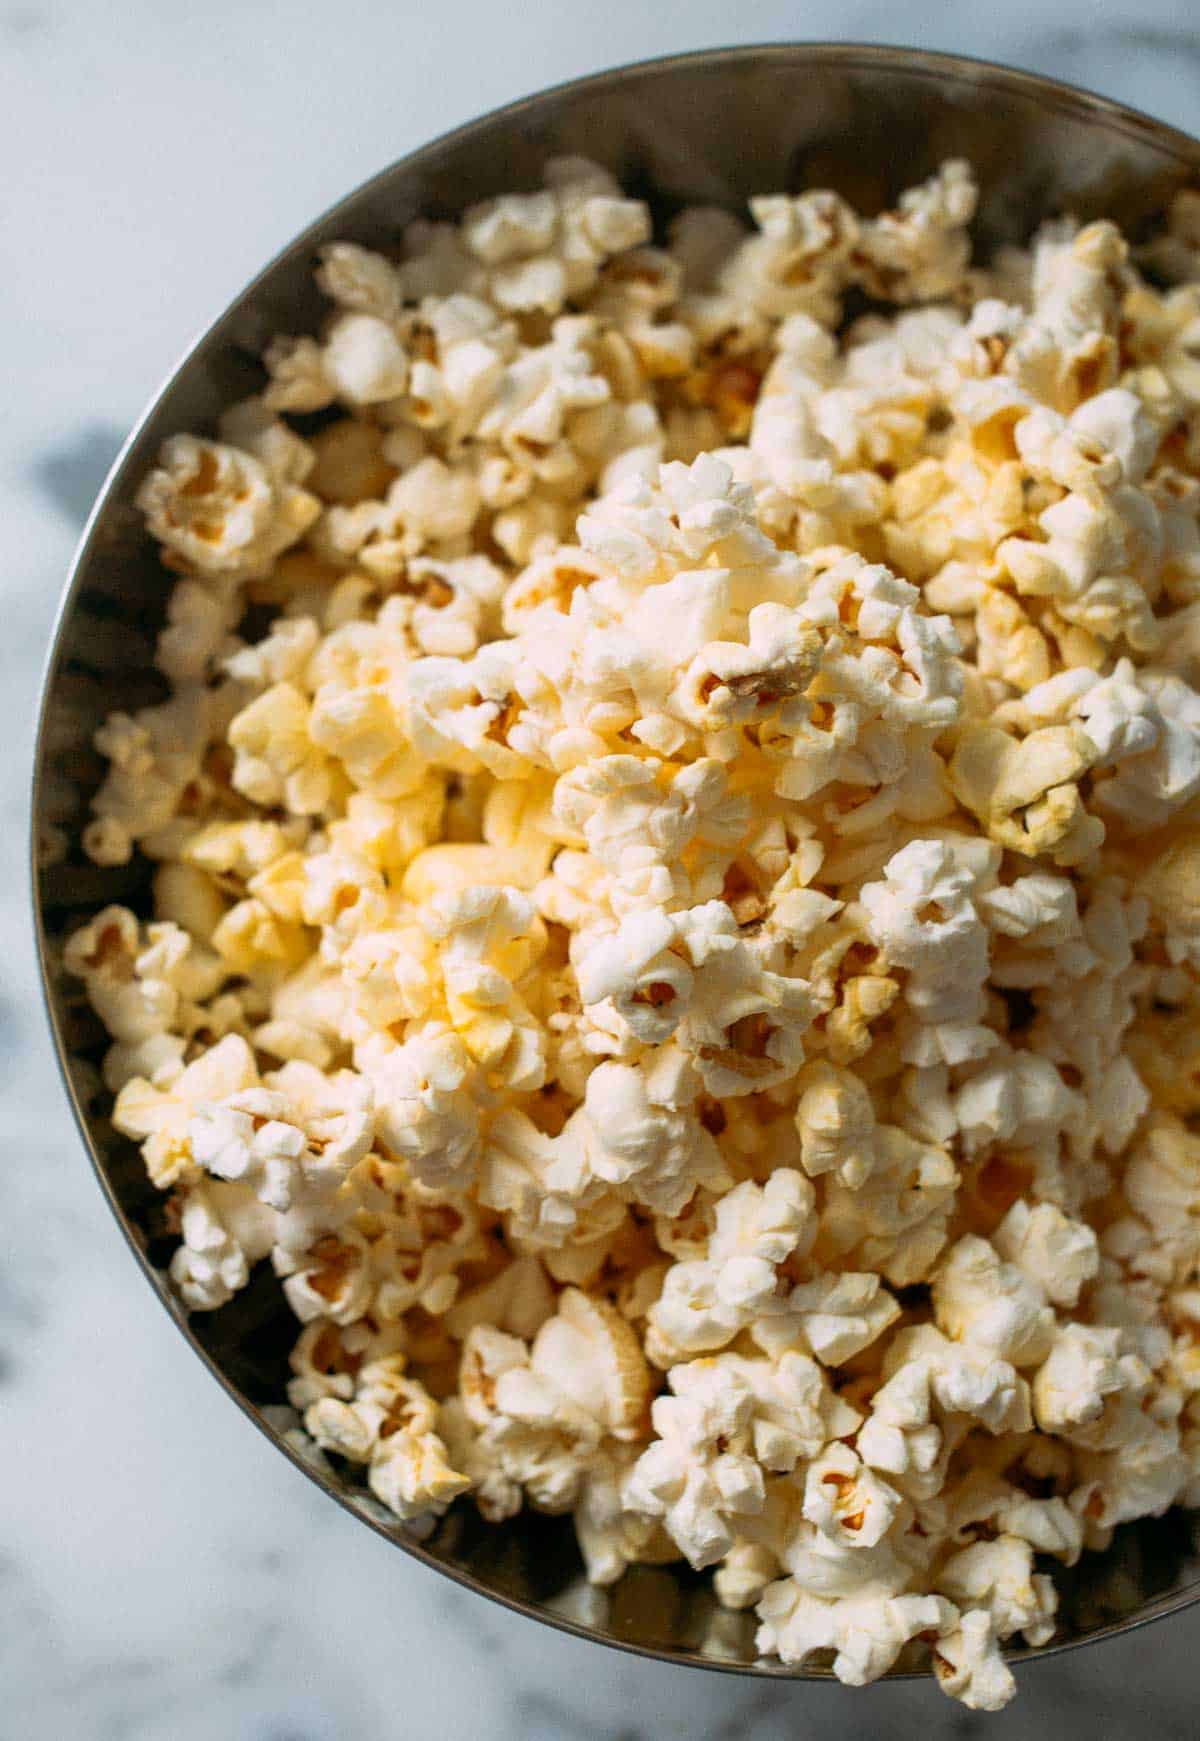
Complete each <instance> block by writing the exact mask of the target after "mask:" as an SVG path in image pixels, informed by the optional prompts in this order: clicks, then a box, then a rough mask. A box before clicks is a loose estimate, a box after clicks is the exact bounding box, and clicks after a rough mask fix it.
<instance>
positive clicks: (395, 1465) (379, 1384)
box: [304, 1354, 469, 1522]
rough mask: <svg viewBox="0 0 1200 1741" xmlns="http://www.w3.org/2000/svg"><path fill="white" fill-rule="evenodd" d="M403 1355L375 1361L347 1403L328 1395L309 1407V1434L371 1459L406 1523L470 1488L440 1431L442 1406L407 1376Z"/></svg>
mask: <svg viewBox="0 0 1200 1741" xmlns="http://www.w3.org/2000/svg"><path fill="white" fill-rule="evenodd" d="M405 1365H406V1362H405V1358H404V1356H403V1354H393V1355H390V1356H385V1357H384V1358H382V1359H379V1360H371V1361H368V1362H367V1363H366V1364H365V1365H363V1366H361V1367H360V1368H359V1370H358V1372H357V1373H356V1374H355V1376H354V1390H353V1393H352V1395H351V1396H350V1397H349V1398H348V1399H347V1400H345V1401H343V1400H341V1399H339V1398H337V1397H331V1396H329V1397H321V1398H319V1399H318V1400H317V1401H316V1402H313V1403H311V1404H310V1405H309V1407H308V1408H307V1409H306V1410H305V1414H304V1426H305V1431H306V1432H307V1433H308V1434H309V1435H310V1437H311V1438H312V1439H314V1440H315V1441H316V1443H317V1444H318V1445H319V1446H320V1447H321V1449H322V1450H323V1451H335V1452H336V1453H337V1454H338V1456H340V1457H346V1458H348V1459H349V1460H350V1461H351V1462H352V1463H366V1464H367V1466H368V1467H367V1480H368V1482H369V1484H370V1487H371V1491H372V1493H374V1494H375V1496H376V1498H378V1499H381V1500H382V1501H383V1503H384V1504H385V1505H386V1506H387V1507H388V1509H389V1511H394V1512H395V1514H396V1516H397V1517H399V1518H401V1519H402V1520H404V1521H405V1522H409V1521H411V1520H412V1519H413V1518H416V1517H421V1516H424V1515H426V1514H429V1513H432V1514H433V1515H434V1516H437V1515H439V1514H440V1513H441V1512H443V1511H444V1510H445V1509H446V1507H447V1505H449V1503H450V1501H451V1500H452V1499H454V1498H455V1497H456V1496H457V1495H458V1494H459V1493H462V1492H463V1491H464V1490H465V1489H466V1487H467V1486H468V1485H469V1483H468V1481H467V1477H466V1476H465V1475H460V1474H459V1473H458V1471H457V1470H455V1469H452V1468H451V1466H450V1464H449V1462H448V1461H447V1458H446V1447H445V1445H444V1444H443V1442H442V1440H441V1439H440V1438H439V1436H438V1432H437V1420H438V1408H437V1404H436V1403H435V1402H434V1400H433V1398H432V1397H431V1396H430V1395H429V1394H428V1392H427V1391H426V1390H425V1389H424V1387H423V1386H422V1385H420V1384H418V1383H417V1382H416V1381H415V1380H414V1379H411V1378H408V1377H406V1376H405Z"/></svg>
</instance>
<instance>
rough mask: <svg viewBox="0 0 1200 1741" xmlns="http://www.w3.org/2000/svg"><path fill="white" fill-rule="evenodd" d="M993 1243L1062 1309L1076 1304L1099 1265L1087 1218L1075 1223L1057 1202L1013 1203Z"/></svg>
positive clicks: (1001, 1253) (997, 1230)
mask: <svg viewBox="0 0 1200 1741" xmlns="http://www.w3.org/2000/svg"><path fill="white" fill-rule="evenodd" d="M992 1244H993V1245H994V1246H995V1248H996V1250H997V1251H998V1252H999V1253H1000V1256H1001V1257H1002V1258H1004V1259H1005V1261H1006V1262H1008V1263H1011V1264H1015V1265H1016V1267H1017V1269H1019V1270H1020V1271H1021V1273H1022V1275H1024V1276H1026V1277H1028V1279H1029V1281H1030V1282H1031V1283H1032V1284H1033V1285H1034V1286H1035V1287H1037V1288H1040V1290H1041V1292H1042V1293H1043V1294H1044V1295H1045V1297H1046V1299H1047V1300H1049V1302H1050V1304H1051V1305H1052V1306H1057V1307H1059V1308H1060V1309H1061V1308H1063V1307H1069V1306H1074V1305H1076V1304H1077V1303H1078V1300H1079V1295H1080V1293H1081V1291H1082V1289H1083V1288H1084V1287H1085V1286H1086V1285H1087V1283H1088V1282H1090V1281H1092V1280H1093V1279H1094V1277H1095V1275H1096V1273H1097V1271H1098V1270H1099V1268H1100V1251H1099V1247H1098V1246H1097V1243H1096V1235H1095V1234H1094V1233H1093V1231H1092V1229H1091V1228H1090V1227H1088V1226H1087V1225H1086V1223H1084V1222H1080V1221H1072V1220H1071V1219H1070V1217H1069V1216H1066V1215H1064V1214H1063V1213H1062V1211H1061V1210H1060V1209H1059V1208H1057V1207H1056V1206H1055V1205H1054V1204H1053V1203H1038V1204H1037V1205H1036V1206H1035V1207H1034V1208H1032V1209H1031V1208H1030V1207H1029V1205H1028V1203H1025V1202H1021V1201H1018V1202H1016V1203H1014V1204H1013V1206H1012V1208H1011V1209H1010V1210H1009V1212H1008V1214H1007V1215H1006V1216H1005V1217H1004V1220H1003V1221H1002V1222H1001V1223H1000V1225H999V1227H998V1228H997V1229H996V1231H995V1233H994V1234H993V1235H992Z"/></svg>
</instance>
